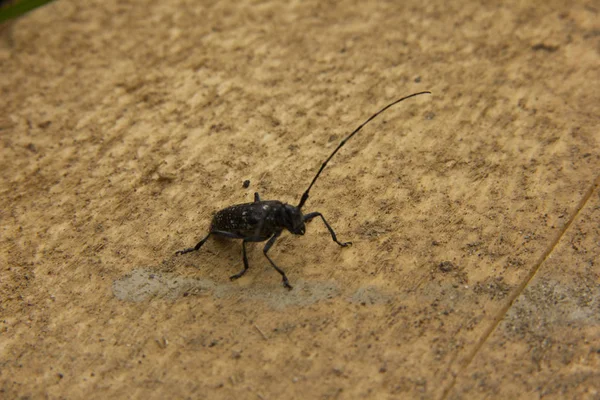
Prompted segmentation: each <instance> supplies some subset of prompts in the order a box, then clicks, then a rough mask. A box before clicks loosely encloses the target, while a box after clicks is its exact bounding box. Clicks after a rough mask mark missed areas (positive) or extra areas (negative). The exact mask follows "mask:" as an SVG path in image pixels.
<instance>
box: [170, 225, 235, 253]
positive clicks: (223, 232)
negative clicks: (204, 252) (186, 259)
mask: <svg viewBox="0 0 600 400" xmlns="http://www.w3.org/2000/svg"><path fill="white" fill-rule="evenodd" d="M210 235H218V236H224V237H226V238H230V239H243V236H240V235H237V234H235V233H231V232H225V231H210V232H208V235H206V237H205V238H204V239H202V240H201V241H199V242H198V244H197V245H195V246H194V247H190V248H189V249H184V250H179V251H176V252H175V255H177V256H179V255H181V254H186V253H191V252H192V251H198V250H200V247H202V245H204V243H206V241H207V240H208V238H209V237H210Z"/></svg>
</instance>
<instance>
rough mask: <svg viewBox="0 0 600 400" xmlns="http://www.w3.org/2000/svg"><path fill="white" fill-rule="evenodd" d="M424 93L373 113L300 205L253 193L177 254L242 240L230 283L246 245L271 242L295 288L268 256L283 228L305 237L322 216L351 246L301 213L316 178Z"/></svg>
mask: <svg viewBox="0 0 600 400" xmlns="http://www.w3.org/2000/svg"><path fill="white" fill-rule="evenodd" d="M421 94H431V92H429V91H425V92H419V93H413V94H411V95H409V96H405V97H402V98H401V99H398V100H396V101H394V102H393V103H390V104H388V105H387V106H385V107H383V108H382V109H381V110H379V111H377V112H376V113H375V114H373V115H372V116H371V117H370V118H369V119H367V120H366V121H365V122H363V123H362V124H361V125H360V126H359V127H358V128H356V129H355V130H354V131H353V132H352V133H351V134H350V135H348V136H347V137H346V138H345V139H344V140H342V142H341V143H340V144H339V145H338V147H336V149H335V150H334V151H333V153H331V155H330V156H329V157H328V158H327V159H326V160H325V162H323V164H322V165H321V168H319V171H318V172H317V174H316V175H315V177H314V178H313V180H312V182H311V183H310V185H308V189H306V191H305V192H304V193H303V194H302V197H301V198H300V203H298V205H297V206H293V205H291V204H286V203H282V202H281V201H277V200H261V199H260V197H259V195H258V193H254V202H252V203H244V204H238V205H235V206H231V207H227V208H225V209H223V210H221V211H218V212H217V213H216V214H215V215H214V217H213V219H212V222H211V224H210V230H209V232H208V235H206V237H205V238H204V239H202V240H201V241H200V242H198V244H197V245H196V246H194V247H190V248H189V249H185V250H180V251H178V252H176V253H175V254H176V255H179V254H185V253H190V252H192V251H196V250H200V248H201V247H202V245H203V244H204V243H205V242H206V241H207V240H208V238H209V237H210V236H211V235H217V236H222V237H226V238H230V239H242V254H243V260H244V269H243V270H241V271H240V272H238V273H237V274H235V275H232V276H231V277H230V279H231V280H235V279H237V278H239V277H241V276H242V275H244V274H245V273H246V271H248V257H247V256H246V243H248V242H264V241H265V240H268V242H267V244H266V245H265V247H264V249H263V253H264V255H265V257H267V260H269V262H270V263H271V265H272V266H273V268H275V270H277V272H279V273H280V274H281V277H282V279H283V286H285V287H286V288H288V289H292V286H291V285H290V283H289V281H288V278H287V276H285V272H283V270H282V269H281V268H279V267H278V266H277V265H276V264H275V262H273V260H272V259H271V257H269V255H268V254H267V253H268V252H269V249H270V248H271V247H272V246H273V243H275V241H276V240H277V238H278V237H279V235H281V232H283V230H284V229H287V230H288V231H290V232H291V233H293V234H294V235H304V232H305V231H306V227H305V223H306V222H308V221H310V220H311V219H313V218H316V217H320V218H321V219H322V220H323V223H324V224H325V226H326V227H327V229H328V230H329V233H330V234H331V238H332V239H333V241H334V242H336V243H337V244H339V245H340V246H342V247H346V246H348V245H350V244H351V242H340V241H339V240H338V239H337V236H336V234H335V232H334V230H333V228H332V227H331V226H330V225H329V223H327V220H325V217H323V215H322V214H321V213H320V212H311V213H308V214H302V211H301V210H302V206H304V203H306V200H308V192H309V191H310V189H311V188H312V187H313V185H314V184H315V182H316V180H317V178H318V177H319V175H320V174H321V172H322V171H323V169H324V168H325V166H326V165H327V163H328V162H329V160H331V159H332V158H333V156H334V155H335V154H336V153H337V152H338V150H339V149H341V148H342V146H343V145H344V144H346V142H347V141H348V140H350V138H352V136H354V135H355V134H356V133H357V132H358V131H360V130H361V129H362V127H363V126H365V125H366V124H368V123H369V122H370V121H371V120H372V119H374V118H375V117H377V116H378V115H379V114H381V113H382V112H384V111H385V110H387V109H388V108H390V107H391V106H393V105H395V104H397V103H400V102H401V101H403V100H406V99H408V98H411V97H414V96H419V95H421Z"/></svg>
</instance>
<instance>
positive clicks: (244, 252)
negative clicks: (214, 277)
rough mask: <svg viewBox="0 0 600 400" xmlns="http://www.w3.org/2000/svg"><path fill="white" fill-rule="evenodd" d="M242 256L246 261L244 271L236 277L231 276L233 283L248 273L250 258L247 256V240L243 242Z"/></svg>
mask: <svg viewBox="0 0 600 400" xmlns="http://www.w3.org/2000/svg"><path fill="white" fill-rule="evenodd" d="M242 255H243V259H244V269H243V270H241V271H240V272H238V273H237V274H235V275H231V276H230V277H229V279H231V280H232V281H234V280H236V279H238V278H241V277H242V276H243V275H244V274H245V273H246V271H248V256H247V255H246V239H244V240H243V241H242Z"/></svg>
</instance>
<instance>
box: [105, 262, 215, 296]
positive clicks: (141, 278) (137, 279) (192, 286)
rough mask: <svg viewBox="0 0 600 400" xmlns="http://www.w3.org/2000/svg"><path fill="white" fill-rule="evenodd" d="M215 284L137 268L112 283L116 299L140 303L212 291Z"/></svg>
mask: <svg viewBox="0 0 600 400" xmlns="http://www.w3.org/2000/svg"><path fill="white" fill-rule="evenodd" d="M214 286H215V284H214V283H213V282H212V281H210V280H207V279H194V278H186V277H183V276H179V275H175V274H172V273H168V272H167V273H164V272H156V271H152V270H150V269H146V268H138V269H135V270H133V271H132V272H131V273H130V274H128V275H126V276H124V277H123V278H121V279H118V280H116V281H114V282H113V285H112V289H113V294H114V295H115V297H116V298H118V299H119V300H123V301H131V302H140V301H144V300H148V299H151V298H164V299H168V300H175V299H177V298H180V297H184V296H188V295H198V294H200V293H201V292H205V291H208V290H211V289H213V288H214Z"/></svg>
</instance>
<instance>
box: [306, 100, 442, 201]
mask: <svg viewBox="0 0 600 400" xmlns="http://www.w3.org/2000/svg"><path fill="white" fill-rule="evenodd" d="M421 94H431V92H429V91H425V92H419V93H413V94H411V95H409V96H406V97H403V98H401V99H398V100H396V101H394V102H393V103H390V104H388V105H387V106H385V107H383V108H382V109H381V110H379V111H377V112H376V113H375V114H373V115H371V117H370V118H369V119H368V120H366V121H365V122H363V123H362V124H361V125H360V126H359V127H358V128H356V129H355V130H354V131H353V132H352V133H351V134H350V135H348V137H346V138H345V139H344V140H342V142H341V143H340V144H339V145H338V147H336V149H335V150H334V151H333V153H331V155H330V156H329V157H327V160H325V162H324V163H323V164H322V165H321V168H319V172H317V175H315V177H314V178H313V180H312V182H311V183H310V185H308V189H306V191H305V192H304V193H303V194H302V197H301V198H300V203H299V204H298V208H302V206H303V205H304V203H306V200H308V192H310V189H311V188H312V187H313V185H314V184H315V182H316V180H317V178H318V177H319V175H321V171H323V169H325V166H326V165H327V163H328V162H329V160H331V159H332V158H333V156H335V153H337V152H338V150H339V149H341V148H342V146H343V145H345V144H346V142H347V141H348V140H350V138H351V137H352V136H354V135H355V134H356V133H358V131H360V130H361V129H362V127H363V126H365V125H366V124H368V123H369V122H371V120H372V119H373V118H375V117H376V116H378V115H379V114H381V113H382V112H384V111H385V110H387V109H388V108H390V107H391V106H393V105H395V104H398V103H400V102H401V101H403V100H406V99H410V98H411V97H415V96H419V95H421Z"/></svg>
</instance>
